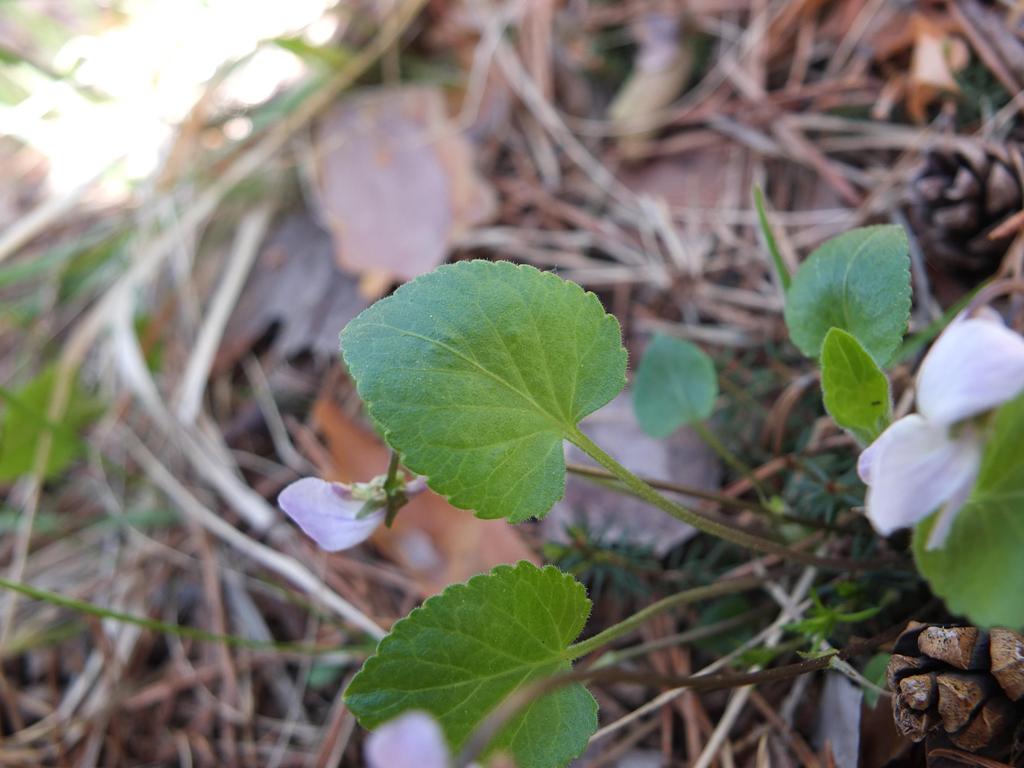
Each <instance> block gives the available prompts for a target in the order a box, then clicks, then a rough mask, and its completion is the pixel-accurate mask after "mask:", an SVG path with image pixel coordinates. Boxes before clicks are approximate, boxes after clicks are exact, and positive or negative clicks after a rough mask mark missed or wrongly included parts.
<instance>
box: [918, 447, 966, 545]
mask: <svg viewBox="0 0 1024 768" xmlns="http://www.w3.org/2000/svg"><path fill="white" fill-rule="evenodd" d="M979 452H980V449H979ZM974 479H975V478H974V476H973V475H972V476H969V477H965V478H964V482H963V484H962V485H961V486H960V487H959V488H957V489H956V490H955V491H953V495H952V496H950V497H949V500H948V501H947V502H946V503H945V504H944V505H943V507H942V509H941V510H939V514H938V517H937V518H936V520H935V524H934V525H933V526H932V529H931V531H930V532H929V533H928V542H927V543H926V544H925V549H939V548H941V547H942V545H943V544H945V543H946V539H947V538H948V537H949V532H950V531H951V530H952V529H953V521H955V520H956V516H957V513H958V512H959V511H960V508H961V507H963V505H964V504H966V503H967V499H968V498H970V496H971V491H973V490H974Z"/></svg>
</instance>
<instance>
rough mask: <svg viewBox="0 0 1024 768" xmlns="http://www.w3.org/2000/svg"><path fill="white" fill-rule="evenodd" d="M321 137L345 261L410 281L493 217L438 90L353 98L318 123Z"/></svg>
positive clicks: (323, 177) (329, 215) (489, 194)
mask: <svg viewBox="0 0 1024 768" xmlns="http://www.w3.org/2000/svg"><path fill="white" fill-rule="evenodd" d="M315 142H316V157H317V164H316V169H315V170H316V176H317V182H318V191H319V200H320V206H321V209H322V211H323V215H324V218H325V220H326V222H327V224H328V226H329V228H330V230H331V232H332V233H333V234H334V237H335V242H336V244H337V249H336V257H337V259H338V263H339V264H341V265H342V266H343V267H346V268H348V269H352V270H354V271H356V272H366V273H381V272H383V273H386V274H388V275H391V276H393V277H397V278H399V279H402V280H410V279H412V278H414V277H416V276H417V275H421V274H423V273H424V272H429V271H430V270H431V269H433V268H434V267H436V266H437V265H438V264H440V263H441V262H443V261H444V259H445V257H446V255H447V253H448V248H449V245H450V244H451V242H452V241H453V240H454V239H455V238H457V237H458V236H459V235H461V234H463V233H464V232H465V231H466V230H467V229H470V228H471V227H473V226H476V225H477V224H480V223H481V222H483V221H485V220H487V219H488V218H489V217H490V216H491V215H492V214H493V211H494V208H495V200H494V193H493V191H492V190H491V188H490V186H489V185H488V184H487V183H486V182H485V181H484V180H483V179H482V178H481V177H480V176H479V175H478V174H477V173H476V171H475V169H474V167H473V154H472V146H471V145H470V144H469V143H468V142H467V141H466V140H465V139H464V138H463V137H462V135H461V134H460V133H459V129H458V127H457V126H456V125H455V124H453V123H452V122H451V121H450V120H449V119H448V115H447V114H446V109H445V102H444V97H443V95H442V93H441V91H440V89H437V88H432V87H423V86H416V87H412V86H410V87H401V88H387V89H376V90H372V91H367V92H364V93H362V94H357V95H354V96H350V97H348V98H346V99H345V100H344V101H342V102H341V103H339V104H338V105H337V106H335V107H334V108H333V109H332V110H331V111H330V112H328V113H327V114H326V115H325V116H324V118H323V119H322V120H321V121H320V123H319V125H318V126H317V130H316V136H315Z"/></svg>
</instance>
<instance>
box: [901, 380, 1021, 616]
mask: <svg viewBox="0 0 1024 768" xmlns="http://www.w3.org/2000/svg"><path fill="white" fill-rule="evenodd" d="M992 426H993V431H992V435H991V438H990V439H989V442H988V446H987V447H986V449H985V455H984V457H983V458H982V460H981V470H980V472H979V473H978V480H977V482H976V483H975V486H974V491H973V492H972V493H971V497H970V499H969V500H968V502H967V504H966V505H965V506H964V508H963V509H961V510H960V512H959V513H958V514H957V517H956V520H955V521H954V522H953V528H952V530H951V531H950V533H949V538H947V539H946V543H945V544H944V545H943V546H942V548H941V549H934V550H928V549H926V548H925V544H926V542H927V541H928V534H929V532H930V531H931V528H932V525H934V524H935V520H936V518H937V517H938V515H937V514H934V515H932V516H931V517H929V518H927V519H926V520H924V521H923V522H921V523H920V524H919V525H918V526H917V527H916V528H915V529H914V559H915V560H916V561H917V567H918V569H919V570H920V571H921V573H922V574H924V576H925V578H927V579H928V581H929V583H930V584H931V586H932V590H933V591H934V592H935V594H937V595H939V596H940V597H942V598H944V599H945V601H946V604H947V605H948V606H949V609H950V610H951V611H953V613H956V614H959V615H961V616H967V617H968V618H969V619H970V620H971V621H972V622H974V623H975V624H978V625H980V626H1001V627H1012V628H1015V629H1021V628H1024V557H1022V556H1021V553H1022V552H1024V451H1022V450H1021V435H1024V395H1022V396H1020V397H1018V398H1017V399H1016V400H1012V401H1011V402H1009V403H1007V404H1006V405H1004V406H1003V407H1002V408H1000V409H999V410H998V411H997V412H996V414H995V417H994V421H993V425H992Z"/></svg>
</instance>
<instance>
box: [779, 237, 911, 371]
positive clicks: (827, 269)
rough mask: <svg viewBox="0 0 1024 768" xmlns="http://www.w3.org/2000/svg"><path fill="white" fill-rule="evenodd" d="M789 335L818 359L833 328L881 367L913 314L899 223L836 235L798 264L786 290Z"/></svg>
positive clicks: (906, 255) (906, 249)
mask: <svg viewBox="0 0 1024 768" xmlns="http://www.w3.org/2000/svg"><path fill="white" fill-rule="evenodd" d="M785 315H786V326H787V327H788V328H789V335H790V338H792V339H793V343H794V344H796V346H797V347H799V349H800V351H801V352H803V353H804V354H805V355H807V356H808V357H814V358H816V357H818V355H819V354H820V352H821V345H822V343H824V341H825V335H826V334H827V333H828V331H829V329H830V328H840V329H842V330H844V331H846V332H847V333H849V334H850V335H851V336H853V337H854V338H856V339H857V341H859V342H860V343H861V346H863V347H864V349H866V350H867V352H868V354H869V355H871V357H872V358H873V359H874V360H875V362H876V363H878V364H879V365H885V364H886V363H887V362H888V361H889V360H890V359H891V358H892V355H893V353H894V352H895V351H896V348H897V347H898V346H899V344H900V341H901V340H902V338H903V334H904V332H905V331H906V329H907V319H908V318H909V317H910V255H909V245H908V243H907V236H906V234H905V233H904V232H903V230H902V229H901V228H900V227H898V226H895V225H884V226H875V227H863V228H861V229H853V230H850V231H849V232H845V233H843V234H842V235H839V236H838V237H834V238H832V239H831V240H829V241H828V242H827V243H825V244H824V245H822V246H821V247H820V248H818V249H817V250H816V251H814V253H812V254H811V255H810V256H809V257H808V258H807V260H806V261H805V262H804V263H803V264H801V265H800V269H799V270H798V271H797V273H796V275H795V276H794V277H793V282H792V284H791V285H790V288H789V292H788V293H787V294H786V309H785Z"/></svg>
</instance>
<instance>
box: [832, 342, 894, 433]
mask: <svg viewBox="0 0 1024 768" xmlns="http://www.w3.org/2000/svg"><path fill="white" fill-rule="evenodd" d="M821 389H822V393H823V395H824V401H825V410H827V411H828V412H829V415H830V416H831V417H832V418H833V419H835V422H836V424H838V425H839V426H841V427H843V428H844V429H848V430H850V432H852V433H853V434H854V436H855V437H856V438H857V439H858V440H860V441H861V442H863V443H865V444H867V443H871V442H873V441H874V439H875V438H876V437H878V436H879V435H880V434H882V430H884V429H885V428H886V426H887V425H888V423H889V417H890V414H891V411H892V397H891V395H890V394H889V379H888V378H886V376H885V374H884V373H882V369H881V368H879V367H878V364H877V363H876V362H875V361H874V360H872V359H871V355H869V354H868V353H867V352H866V351H865V350H864V347H862V346H861V345H860V342H859V341H857V339H855V338H854V337H853V336H851V335H850V334H848V333H847V332H846V331H844V330H842V329H840V328H832V329H831V330H829V332H828V334H827V335H826V336H825V343H824V344H822V345H821Z"/></svg>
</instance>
